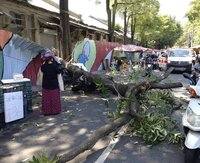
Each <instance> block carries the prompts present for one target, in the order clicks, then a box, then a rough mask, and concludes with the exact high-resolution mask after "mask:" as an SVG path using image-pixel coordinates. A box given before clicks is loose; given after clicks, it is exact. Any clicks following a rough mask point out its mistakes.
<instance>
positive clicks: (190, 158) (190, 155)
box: [184, 146, 198, 163]
mask: <svg viewBox="0 0 200 163" xmlns="http://www.w3.org/2000/svg"><path fill="white" fill-rule="evenodd" d="M197 150H198V149H189V148H187V147H186V146H184V152H185V163H195V162H196V160H197Z"/></svg>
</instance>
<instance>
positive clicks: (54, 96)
mask: <svg viewBox="0 0 200 163" xmlns="http://www.w3.org/2000/svg"><path fill="white" fill-rule="evenodd" d="M60 112H61V100H60V90H59V89H53V90H49V89H44V88H43V89H42V114H44V115H53V114H59V113H60Z"/></svg>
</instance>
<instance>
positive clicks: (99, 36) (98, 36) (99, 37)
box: [96, 33, 101, 41]
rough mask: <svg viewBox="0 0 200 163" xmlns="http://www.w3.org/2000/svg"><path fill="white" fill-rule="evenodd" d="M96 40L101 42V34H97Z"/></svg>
mask: <svg viewBox="0 0 200 163" xmlns="http://www.w3.org/2000/svg"><path fill="white" fill-rule="evenodd" d="M96 40H98V41H100V40H101V34H99V33H96Z"/></svg>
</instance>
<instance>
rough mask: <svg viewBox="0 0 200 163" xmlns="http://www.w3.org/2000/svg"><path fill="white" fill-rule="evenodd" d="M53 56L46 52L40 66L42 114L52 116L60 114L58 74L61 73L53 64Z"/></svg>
mask: <svg viewBox="0 0 200 163" xmlns="http://www.w3.org/2000/svg"><path fill="white" fill-rule="evenodd" d="M53 57H54V54H53V53H52V52H50V51H49V52H46V53H45V55H44V56H43V60H44V63H43V64H42V66H41V71H42V73H43V78H42V114H43V115H53V114H59V113H60V112H61V100H60V89H59V83H58V74H60V73H61V71H60V70H59V67H58V65H57V64H54V59H53Z"/></svg>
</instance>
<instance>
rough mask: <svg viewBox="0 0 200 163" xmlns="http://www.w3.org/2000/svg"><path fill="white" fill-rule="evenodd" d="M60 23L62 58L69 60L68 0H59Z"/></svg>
mask: <svg viewBox="0 0 200 163" xmlns="http://www.w3.org/2000/svg"><path fill="white" fill-rule="evenodd" d="M60 24H61V27H62V38H61V46H62V57H63V59H64V60H66V61H69V60H70V59H71V37H70V23H69V10H68V0H60Z"/></svg>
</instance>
